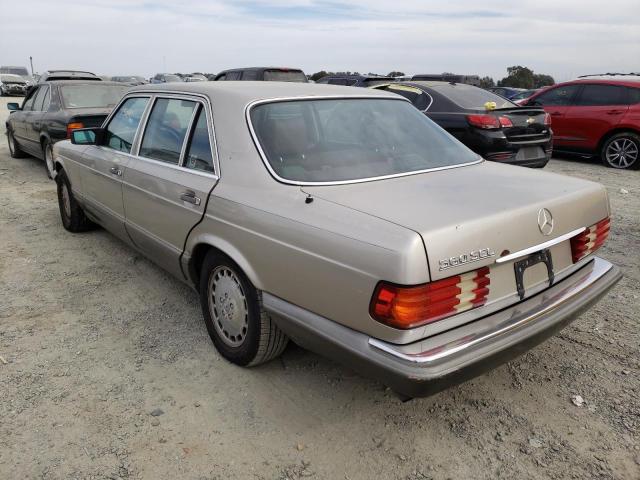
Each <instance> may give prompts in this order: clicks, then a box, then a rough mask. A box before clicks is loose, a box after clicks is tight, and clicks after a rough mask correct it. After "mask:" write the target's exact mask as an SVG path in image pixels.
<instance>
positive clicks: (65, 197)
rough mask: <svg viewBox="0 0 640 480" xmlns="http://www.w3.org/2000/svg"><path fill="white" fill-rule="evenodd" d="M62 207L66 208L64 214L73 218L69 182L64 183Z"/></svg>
mask: <svg viewBox="0 0 640 480" xmlns="http://www.w3.org/2000/svg"><path fill="white" fill-rule="evenodd" d="M62 208H63V209H64V215H65V216H66V217H67V218H71V199H70V198H69V190H68V189H67V184H66V183H63V184H62Z"/></svg>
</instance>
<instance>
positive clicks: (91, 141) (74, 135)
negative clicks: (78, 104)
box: [70, 128, 104, 145]
mask: <svg viewBox="0 0 640 480" xmlns="http://www.w3.org/2000/svg"><path fill="white" fill-rule="evenodd" d="M103 136H104V134H103V130H102V129H101V128H79V129H77V130H72V131H71V137H70V139H71V143H73V144H74V145H100V142H101V141H102V137H103Z"/></svg>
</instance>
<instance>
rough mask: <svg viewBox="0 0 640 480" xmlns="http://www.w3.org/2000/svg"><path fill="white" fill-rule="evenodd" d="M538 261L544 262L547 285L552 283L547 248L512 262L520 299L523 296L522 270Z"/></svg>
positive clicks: (550, 261) (551, 270)
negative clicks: (547, 279)
mask: <svg viewBox="0 0 640 480" xmlns="http://www.w3.org/2000/svg"><path fill="white" fill-rule="evenodd" d="M538 263H544V264H545V265H546V267H547V275H548V278H549V286H551V285H553V281H554V273H553V261H552V260H551V252H550V251H549V249H548V248H545V249H544V250H540V251H539V252H536V253H533V254H531V255H529V256H528V257H527V258H524V259H522V260H519V261H517V262H513V271H514V272H515V275H516V287H517V289H518V296H519V297H520V300H523V299H524V296H525V288H524V272H525V270H526V269H527V268H529V267H532V266H534V265H537V264H538Z"/></svg>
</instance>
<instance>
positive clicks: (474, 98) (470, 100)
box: [433, 83, 517, 110]
mask: <svg viewBox="0 0 640 480" xmlns="http://www.w3.org/2000/svg"><path fill="white" fill-rule="evenodd" d="M433 90H434V91H435V92H437V93H439V94H440V95H442V96H443V97H445V98H446V99H448V100H450V101H452V102H453V103H455V104H456V105H458V106H459V107H461V108H464V109H466V110H485V109H486V107H485V104H486V103H487V102H495V104H496V108H512V107H517V105H516V104H515V103H513V102H511V101H510V100H507V99H506V98H503V97H501V96H500V95H496V94H495V93H493V92H489V91H487V90H484V89H482V88H478V87H473V86H471V85H464V84H460V83H459V84H455V85H445V86H442V87H433Z"/></svg>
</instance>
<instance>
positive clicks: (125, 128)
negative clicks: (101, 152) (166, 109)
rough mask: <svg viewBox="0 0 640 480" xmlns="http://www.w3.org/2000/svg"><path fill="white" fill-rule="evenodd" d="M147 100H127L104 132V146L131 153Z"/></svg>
mask: <svg viewBox="0 0 640 480" xmlns="http://www.w3.org/2000/svg"><path fill="white" fill-rule="evenodd" d="M148 101H149V99H148V98H141V97H136V98H128V99H127V100H125V102H124V103H123V104H122V105H121V106H120V108H119V109H118V111H117V112H116V114H115V115H114V116H113V118H112V119H111V121H110V122H109V125H108V126H107V129H106V132H105V145H106V146H107V147H109V148H113V149H114V150H118V151H120V152H125V153H129V152H131V145H132V144H133V139H134V138H135V136H136V131H137V130H138V125H139V124H140V119H141V118H142V114H143V113H144V109H145V108H146V106H147V102H148Z"/></svg>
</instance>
